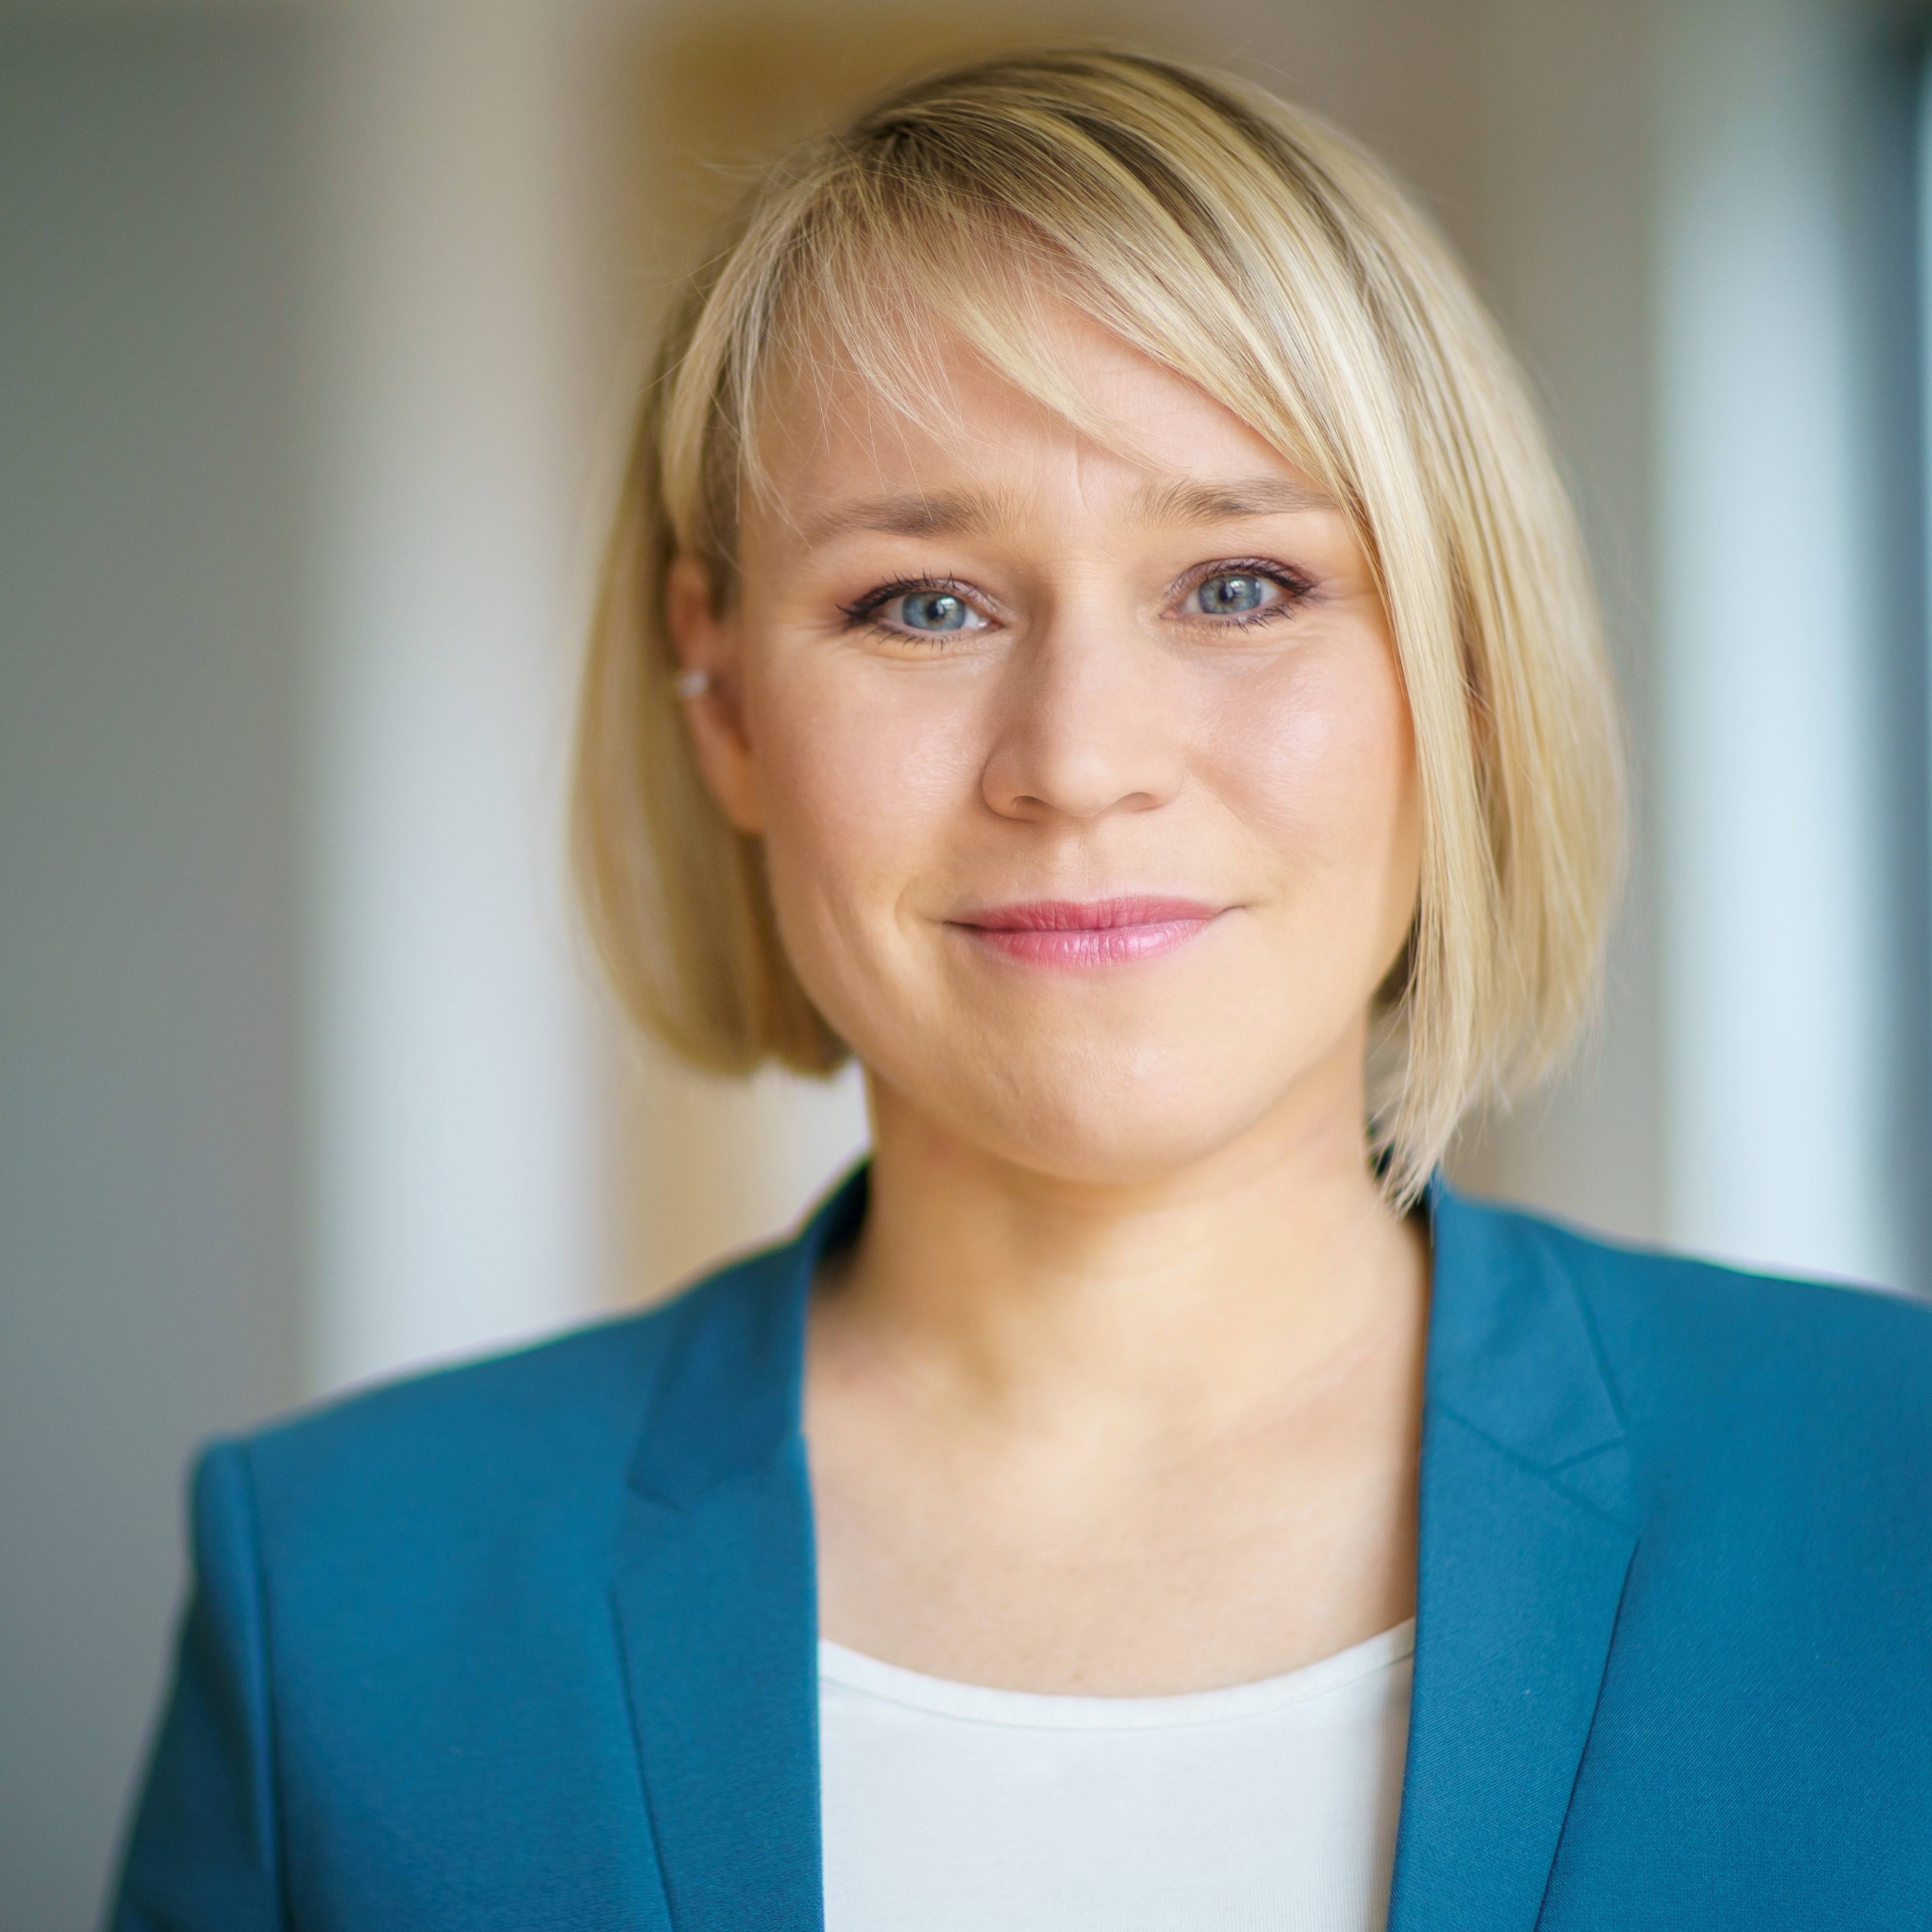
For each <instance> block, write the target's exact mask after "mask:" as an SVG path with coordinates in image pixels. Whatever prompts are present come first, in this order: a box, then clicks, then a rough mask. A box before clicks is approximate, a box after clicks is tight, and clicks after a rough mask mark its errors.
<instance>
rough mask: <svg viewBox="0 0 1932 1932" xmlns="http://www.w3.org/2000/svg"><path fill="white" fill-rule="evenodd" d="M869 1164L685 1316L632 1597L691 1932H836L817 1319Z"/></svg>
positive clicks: (678, 1896) (657, 1783)
mask: <svg viewBox="0 0 1932 1932" xmlns="http://www.w3.org/2000/svg"><path fill="white" fill-rule="evenodd" d="M865 1184H866V1177H865V1171H864V1170H863V1168H861V1169H860V1170H859V1171H857V1173H856V1174H854V1175H853V1176H852V1177H850V1178H849V1179H848V1180H847V1182H846V1183H844V1186H842V1187H841V1188H840V1189H838V1192H836V1193H835V1194H834V1195H832V1198H830V1200H829V1201H827V1203H826V1204H825V1206H824V1207H822V1208H821V1209H820V1211H819V1212H818V1213H817V1214H815V1215H814V1217H812V1220H811V1222H810V1223H808V1225H807V1226H806V1228H805V1229H804V1232H803V1234H802V1235H801V1236H800V1237H799V1238H798V1240H797V1241H795V1242H793V1243H792V1244H790V1245H789V1246H788V1247H783V1248H780V1249H777V1250H775V1251H772V1252H771V1253H769V1254H764V1255H760V1256H757V1257H753V1259H752V1260H750V1261H749V1262H747V1263H743V1264H741V1265H740V1266H738V1267H737V1268H734V1269H731V1270H730V1271H728V1272H727V1273H725V1274H724V1275H721V1276H719V1277H718V1278H716V1279H715V1280H714V1281H712V1282H709V1283H708V1284H706V1285H705V1286H703V1287H700V1288H699V1289H698V1290H697V1291H694V1293H693V1294H691V1296H690V1297H688V1300H686V1302H685V1304H684V1305H683V1306H682V1308H681V1310H680V1311H679V1316H678V1319H679V1321H680V1327H679V1332H678V1334H677V1336H676V1337H675V1338H674V1340H673V1341H672V1345H671V1346H670V1348H669V1350H668V1351H667V1355H666V1370H665V1374H664V1379H663V1383H662V1386H661V1392H660V1397H659V1399H658V1400H657V1401H656V1402H655V1403H654V1404H653V1407H652V1413H651V1422H650V1424H649V1426H648V1428H647V1429H646V1432H645V1438H644V1440H643V1441H642V1443H641V1445H640V1447H639V1449H638V1455H637V1458H636V1461H635V1464H634V1466H633V1467H632V1475H631V1487H632V1492H633V1493H632V1496H631V1497H630V1499H629V1504H628V1511H629V1513H628V1515H627V1517H626V1521H625V1522H624V1524H623V1528H622V1531H621V1538H622V1543H623V1552H622V1559H621V1565H620V1569H619V1571H618V1574H617V1579H616V1581H615V1583H614V1586H613V1598H614V1605H615V1610H616V1615H617V1630H618V1638H619V1641H620V1644H621V1647H622V1650H623V1668H624V1675H625V1681H626V1685H627V1687H628V1688H629V1694H630V1700H631V1714H632V1723H633V1725H634V1727H635V1734H636V1739H637V1749H638V1761H639V1764H640V1767H641V1774H642V1778H643V1783H644V1795H645V1802H646V1804H647V1805H648V1808H649V1812H650V1817H651V1832H652V1835H653V1838H654V1842H655V1844H656V1847H657V1858H658V1864H659V1866H660V1870H661V1872H662V1874H663V1881H664V1889H665V1897H666V1905H667V1907H668V1909H669V1914H670V1918H671V1923H672V1927H674V1928H675V1932H754V1928H755V1932H820V1928H821V1927H822V1926H823V1915H824V1903H823V1881H822V1879H821V1876H820V1836H819V1831H820V1827H819V1788H818V1664H817V1642H818V1614H817V1595H816V1588H815V1583H814V1555H813V1549H812V1522H811V1488H810V1484H809V1481H808V1474H807V1469H806V1462H805V1450H804V1440H803V1438H802V1436H801V1434H800V1431H799V1384H800V1379H801V1372H802V1366H803V1358H804V1311H805V1303H806V1298H807V1297H808V1294H809V1293H810V1290H811V1281H812V1276H813V1275H814V1272H815V1271H816V1269H817V1265H818V1262H819V1260H820V1257H821V1256H822V1255H823V1253H824V1252H825V1251H826V1248H827V1247H829V1246H831V1245H832V1244H834V1243H835V1242H836V1241H838V1240H839V1239H841V1238H844V1237H845V1236H846V1235H848V1234H849V1232H851V1229H854V1228H855V1227H856V1226H857V1224H858V1222H859V1220H860V1217H862V1216H863V1212H864V1201H865Z"/></svg>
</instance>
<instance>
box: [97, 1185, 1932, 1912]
mask: <svg viewBox="0 0 1932 1932" xmlns="http://www.w3.org/2000/svg"><path fill="white" fill-rule="evenodd" d="M865 1189H866V1172H865V1170H864V1169H863V1168H861V1169H860V1170H859V1171H857V1173H855V1174H854V1175H853V1176H852V1177H851V1178H850V1179H849V1180H848V1181H847V1182H846V1183H844V1185H843V1186H842V1187H841V1188H840V1189H838V1192H835V1194H834V1195H832V1197H831V1198H829V1200H828V1201H827V1202H826V1204H825V1205H824V1206H823V1207H821V1208H820V1210H819V1211H818V1212H817V1214H815V1215H814V1217H812V1219H811V1221H810V1223H808V1226H806V1227H805V1228H804V1231H803V1232H802V1233H801V1235H799V1237H798V1238H797V1239H796V1240H795V1241H792V1242H790V1243H789V1244H786V1245H785V1246H783V1247H776V1248H773V1249H771V1250H770V1251H767V1252H764V1253H762V1254H755V1255H753V1256H752V1257H750V1258H749V1260H743V1261H740V1262H738V1263H735V1264H734V1265H733V1266H729V1267H727V1268H725V1269H722V1270H721V1271H720V1272H718V1273H717V1274H715V1275H712V1276H711V1277H710V1278H709V1279H708V1280H706V1281H703V1282H701V1283H700V1284H698V1286H697V1287H694V1288H693V1289H692V1290H691V1291H690V1292H689V1293H688V1294H685V1295H684V1296H683V1297H681V1299H679V1300H677V1301H675V1302H673V1303H671V1304H670V1305H669V1306H666V1307H665V1308H663V1309H659V1310H657V1311H654V1312H651V1313H649V1314H646V1315H640V1316H636V1317H634V1318H630V1319H628V1320H624V1321H617V1322H614V1323H612V1324H609V1325H608V1326H605V1327H598V1328H595V1329H592V1330H589V1331H586V1332H584V1333H581V1334H574V1335H570V1336H567V1337H565V1338H564V1339H563V1340H560V1341H556V1342H553V1343H549V1344H548V1345H547V1346H543V1347H540V1348H537V1349H532V1350H531V1351H529V1352H527V1353H524V1354H521V1355H512V1356H509V1357H507V1358H503V1359H501V1360H497V1361H485V1362H482V1363H480V1364H476V1365H475V1366H472V1367H462V1368H458V1369H456V1370H453V1371H449V1372H447V1373H445V1374H435V1375H431V1376H428V1377H423V1378H421V1379H420V1380H414V1381H411V1382H406V1383H401V1384H399V1385H398V1386H392V1387H389V1388H385V1389H377V1391H375V1392H374V1393H373V1394H368V1395H361V1396H358V1397H357V1398H355V1399H354V1400H352V1401H347V1402H345V1403H343V1404H340V1406H337V1407H332V1408H329V1409H326V1410H324V1411H321V1412H320V1413H318V1414H311V1415H308V1416H306V1417H301V1418H300V1419H298V1420H294V1421H292V1422H289V1423H284V1424H282V1425H281V1426H278V1427H275V1428H271V1429H267V1430H265V1431H263V1432H261V1433H260V1434H257V1435H252V1436H250V1437H248V1438H244V1439H242V1440H239V1441H230V1442H226V1443H223V1444H218V1445H217V1446H216V1447H214V1448H211V1450H209V1451H208V1453H207V1454H206V1455H205V1457H204V1458H203V1459H202V1462H201V1464H200V1466H199V1469H198V1472H197V1475H196V1477H195V1491H194V1537H195V1564H196V1573H197V1582H196V1585H195V1592H194V1596H193V1599H192V1604H191V1607H190V1608H189V1612H188V1614H187V1617H186V1621H185V1623H184V1626H183V1631H182V1635H181V1639H180V1658H179V1664H178V1670H177V1676H176V1678H175V1681H174V1689H173V1693H172V1697H171V1700H170V1702H169V1703H168V1708H167V1712H166V1715H165V1720H164V1721H163V1723H162V1727H161V1730H160V1733H159V1735H158V1741H157V1743H156V1745H155V1751H154V1755H153V1761H152V1766H151V1767H150V1769H149V1774H148V1777H147V1781H146V1788H145V1791H144V1792H143V1795H142V1797H141V1798H140V1804H139V1807H138V1810H137V1815H136V1817H135V1820H134V1826H133V1828H132V1832H131V1838H130V1841H129V1844H128V1851H127V1854H126V1862H125V1869H124V1871H123V1872H122V1878H121V1881H120V1886H119V1890H118V1898H117V1900H116V1902H115V1903H114V1905H113V1906H112V1921H111V1922H112V1925H113V1926H114V1927H115V1928H117V1932H162V1928H166V1929H167V1932H267V1928H269V1927H301V1928H305V1932H337V1929H338V1928H340V1932H383V1929H384V1928H387V1927H411V1928H425V1929H427V1928H442V1927H449V1928H463V1932H485V1928H498V1927H500V1928H502V1932H566V1929H567V1928H568V1932H577V1928H584V1932H589V1928H592V1927H595V1928H598V1932H607V1928H608V1932H618V1928H636V1929H637V1932H814V1928H817V1927H819V1926H820V1923H821V1919H822V1903H821V1889H820V1857H819V1794H818V1786H817V1769H818V1764H817V1735H816V1724H817V1659H816V1638H817V1629H816V1611H815V1606H814V1594H813V1592H814V1582H813V1574H814V1565H813V1554H812V1513H811V1497H810V1493H809V1490H808V1484H807V1480H806V1465H805V1451H804V1442H803V1440H802V1438H801V1435H800V1432H799V1383H800V1369H801V1349H802V1342H803V1331H804V1308H805V1302H806V1297H807V1292H808V1287H809V1285H810V1283H811V1279H812V1275H813V1272H814V1268H815V1266H817V1262H818V1260H819V1257H820V1255H821V1254H823V1252H824V1251H826V1248H827V1247H828V1245H829V1244H832V1243H835V1242H838V1241H842V1240H844V1239H846V1238H849V1237H850V1235H851V1234H852V1233H853V1232H854V1230H855V1229H856V1228H857V1226H858V1224H859V1222H860V1219H861V1217H863V1212H864V1204H865ZM1428 1207H1429V1213H1430V1214H1431V1217H1432V1223H1433V1234H1434V1252H1435V1288H1434V1296H1433V1301H1432V1314H1431V1321H1430V1331H1429V1353H1428V1374H1427V1405H1426V1416H1425V1420H1424V1426H1423V1461H1422V1491H1421V1499H1422V1509H1421V1552H1420V1554H1421V1567H1420V1599H1419V1602H1418V1604H1417V1619H1416V1651H1415V1666H1414V1669H1415V1675H1414V1706H1413V1715H1412V1717H1411V1724H1410V1731H1409V1746H1408V1758H1407V1775H1406V1779H1405V1782H1404V1787H1403V1795H1402V1804H1401V1823H1400V1829H1399V1833H1398V1841H1397V1849H1396V1856H1395V1881H1394V1891H1393V1896H1392V1900H1391V1905H1390V1913H1389V1924H1390V1926H1391V1927H1392V1928H1393V1932H1529V1928H1530V1927H1540V1928H1542V1929H1543V1932H1585V1928H1590V1932H1657V1928H1663V1927H1684V1928H1687V1932H1688V1929H1689V1928H1695V1929H1696V1932H1723V1928H1732V1927H1735V1928H1740V1932H1743V1928H1749V1932H1767V1929H1768V1928H1782V1927H1804V1928H1807V1932H1810V1928H1817V1927H1832V1928H1833V1932H1853V1928H1860V1927H1874V1928H1875V1927H1885V1928H1887V1932H1895V1929H1896V1928H1898V1927H1907V1926H1926V1925H1932V1313H1928V1312H1927V1310H1926V1309H1924V1308H1923V1307H1921V1306H1916V1305H1914V1304H1911V1303H1906V1302H1905V1301H1903V1300H1898V1299H1894V1298H1892V1297H1886V1296H1882V1295H1878V1294H1868V1293H1863V1292H1860V1291H1855V1290H1847V1289H1842V1288H1834V1287H1821V1286H1817V1285H1807V1284H1801V1283H1797V1282H1792V1281H1771V1280H1763V1279H1758V1278H1752V1277H1750V1276H1747V1275H1740V1274H1734V1273H1731V1272H1727V1271H1725V1270H1724V1269H1718V1268H1715V1267H1711V1266H1704V1265H1701V1264H1700V1263H1694V1262H1690V1261H1684V1260H1675V1259H1672V1258H1670V1257H1665V1256H1661V1255H1657V1254H1644V1253H1638V1252H1634V1251H1630V1250H1628V1249H1625V1248H1620V1247H1611V1246H1609V1245H1607V1244H1603V1243H1601V1242H1598V1241H1592V1240H1589V1239H1586V1238H1583V1237H1582V1236H1580V1235H1577V1234H1574V1233H1572V1232H1567V1231H1565V1230H1564V1229H1560V1228H1558V1227H1555V1226H1551V1225H1549V1224H1548V1223H1544V1222H1541V1221H1539V1220H1534V1219H1532V1218H1531V1217H1528V1216H1527V1215H1524V1214H1515V1213H1512V1212H1509V1211H1506V1210H1504V1209H1501V1208H1497V1207H1489V1206H1484V1205H1481V1204H1478V1203H1476V1202H1475V1201H1469V1200H1466V1199H1463V1198H1460V1197H1459V1196H1458V1195H1456V1194H1454V1193H1453V1192H1451V1191H1450V1190H1448V1189H1447V1188H1444V1187H1443V1186H1440V1185H1438V1186H1435V1188H1433V1189H1432V1191H1431V1193H1430V1195H1429V1202H1428ZM989 1932H993V1928H989ZM1070 1932H1071V1928H1070Z"/></svg>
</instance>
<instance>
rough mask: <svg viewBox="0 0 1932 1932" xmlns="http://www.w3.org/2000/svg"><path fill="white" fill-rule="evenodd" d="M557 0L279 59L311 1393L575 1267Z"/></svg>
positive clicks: (360, 1375)
mask: <svg viewBox="0 0 1932 1932" xmlns="http://www.w3.org/2000/svg"><path fill="white" fill-rule="evenodd" d="M567 18H568V17H567V14H565V12H564V11H562V10H559V9H558V8H554V7H545V6H543V5H537V4H518V0H412V3H411V4H398V5H385V6H380V7H374V6H372V7H367V8H353V9H348V10H345V11H343V14H342V15H341V16H340V19H339V20H337V22H336V23H334V26H333V28H332V30H331V32H330V33H329V34H328V35H327V36H326V37H325V38H324V39H322V40H321V41H320V42H318V58H317V60H316V61H315V66H314V71H313V73H312V84H313V85H314V86H315V90H316V98H317V106H318V116H317V125H318V131H319V135H320V140H319V143H318V147H317V149H315V166H316V170H317V176H316V179H317V187H318V214H319V225H318V245H317V248H316V251H315V256H314V258H313V263H312V278H311V281H310V283H309V287H310V288H311V289H312V291H313V297H314V303H313V310H312V318H313V319H312V328H311V333H310V342H311V346H312V354H313V365H314V366H313V375H314V380H315V389H314V390H313V392H312V406H313V412H314V413H313V431H314V440H315V463H316V472H317V485H318V486H317V490H316V498H315V512H316V514H315V522H314V525H313V530H312V546H311V549H310V552H309V568H310V584H311V588H312V617H313V621H314V624H315V634H314V635H313V636H312V639H311V643H310V651H311V663H312V676H313V680H314V683H313V694H314V703H313V707H312V716H311V720H310V727H311V731H312V752H311V764H310V781H311V794H310V795H311V804H312V830H313V836H314V838H315V848H314V857H313V872H312V878H313V891H314V898H313V903H312V918H313V928H312V930H313V933H314V954H315V982H314V988H313V992H314V1004H313V1014H312V1041H311V1044H312V1054H313V1056H314V1067H315V1081H314V1092H315V1128H314V1132H315V1142H314V1185H315V1232H316V1292H315V1298H314V1302H313V1305H312V1315H311V1324H310V1349H311V1353H310V1359H309V1373H310V1377H311V1380H312V1384H313V1386H315V1387H316V1388H317V1389H334V1388H337V1387H340V1386H342V1385H343V1384H344V1383H349V1382H353V1381H357V1380H362V1379H365V1378H366V1377H371V1376H374V1375H380V1374H387V1373H390V1372H392V1371H397V1370H399V1369H401V1368H405V1367H414V1366H418V1365H420V1364H423V1363H425V1362H428V1361H434V1360H438V1359H441V1358H445V1357H448V1356H450V1355H456V1354H460V1353H464V1352H470V1351H473V1350H475V1349H481V1348H484V1347H488V1346H497V1345H501V1344H505V1343H510V1342H513V1341H515V1340H521V1339H525V1338H527V1337H530V1336H531V1335H534V1334H537V1333H539V1332H540V1331H545V1330H548V1329H551V1328H554V1327H558V1326H560V1325H562V1324H565V1323H567V1322H568V1321H571V1320H572V1319H574V1318H580V1317H582V1316H583V1315H585V1314H586V1313H587V1312H589V1311H591V1310H592V1309H595V1307H596V1306H598V1305H599V1303H600V1301H601V1300H602V1299H603V1295H604V1282H603V1280H602V1269H603V1267H604V1264H605V1259H606V1257H605V1253H604V1250H603V1244H602V1241H601V1212H602V1203H601V1201H600V1200H599V1198H598V1175H599V1168H598V1161H597V1160H596V1158H595V1145H594V1142H595V1127H596V1121H595V1114H594V1109H593V1106H592V1085H591V1080H592V1075H591V1070H590V1068H589V1064H588V1063H589V1055H590V1053H591V1051H592V1034H591V1020H590V1017H589V1012H588V1011H587V1001H586V986H585V976H584V975H583V973H582V971H580V964H579V961H578V958H577V953H576V949H575V945H574V927H573V924H572V921H571V915H570V912H569V909H568V896H567V892H566V890H565V882H564V879H563V865H562V832H563V801H564V796H565V775H566V770H567V765H568V745H569V718H570V709H571V693H572V685H573V681H574V675H575V670H576V663H577V651H578V641H579V633H580V628H581V621H582V614H583V611H584V609H585V608H586V601H587V598H586V583H585V576H586V571H585V570H584V568H583V563H584V559H583V558H582V556H581V555H580V553H579V548H578V546H577V544H576V543H575V541H574V539H575V537H576V534H577V524H578V521H579V518H580V510H581V508H582V505H583V499H584V497H585V494H586V490H587V485H588V466H587V461H586V458H585V457H584V455H583V452H582V451H581V450H580V448H579V447H578V445H577V441H576V440H575V437H574V432H575V430H576V429H577V425H578V423H579V422H580V411H579V410H578V408H577V395H576V391H575V388H574V384H575V383H577V380H579V379H580V378H579V374H578V365H579V363H580V358H581V349H582V341H583V321H582V317H581V315H580V303H579V300H578V297H579V294H580V288H581V286H582V281H583V254H584V250H585V246H586V242H585V238H584V235H583V232H582V231H581V228H580V222H579V219H578V211H579V208H580V205H581V202H582V199H583V183H582V182H581V180H580V179H579V178H578V176H577V173H576V171H575V169H574V157H575V155H576V152H577V149H576V145H575V135H574V131H575V129H576V127H577V124H578V122H579V120H580V91H581V87H582V76H581V75H580V73H579V72H577V69H575V67H574V66H573V65H572V64H571V51H572V45H573V43H572V42H571V39H570V38H569V36H568V33H567V32H565V31H564V30H563V29H564V26H565V25H567Z"/></svg>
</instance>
